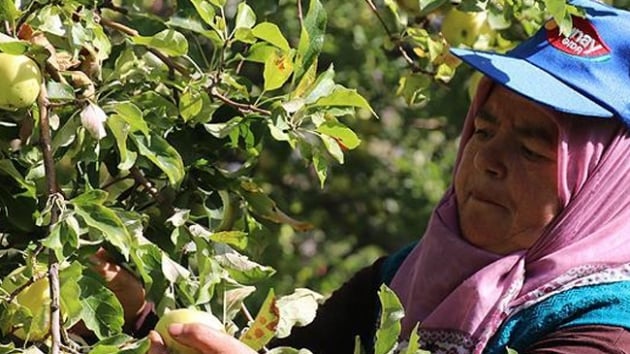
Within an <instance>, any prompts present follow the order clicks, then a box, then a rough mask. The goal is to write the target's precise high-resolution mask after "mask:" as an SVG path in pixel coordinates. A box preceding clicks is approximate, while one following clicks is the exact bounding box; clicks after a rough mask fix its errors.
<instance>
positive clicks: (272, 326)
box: [240, 289, 280, 351]
mask: <svg viewBox="0 0 630 354" xmlns="http://www.w3.org/2000/svg"><path fill="white" fill-rule="evenodd" d="M279 321H280V314H279V311H278V307H277V306H276V296H275V295H274V292H273V289H271V290H269V294H267V298H266V299H265V302H264V303H263V304H262V306H261V308H260V311H259V312H258V315H256V319H255V320H254V323H253V324H252V325H251V327H249V329H248V330H247V331H246V332H245V333H243V335H242V336H241V338H240V340H241V341H242V342H243V343H245V344H247V345H248V346H250V348H252V349H254V350H256V351H258V350H260V349H262V348H263V347H264V346H265V345H266V344H267V343H269V341H270V340H271V338H273V336H274V335H275V334H276V328H277V326H278V322H279Z"/></svg>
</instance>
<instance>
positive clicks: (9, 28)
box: [4, 21, 13, 36]
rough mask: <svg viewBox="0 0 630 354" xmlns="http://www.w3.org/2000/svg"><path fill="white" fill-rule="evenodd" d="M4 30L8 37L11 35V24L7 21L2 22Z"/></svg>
mask: <svg viewBox="0 0 630 354" xmlns="http://www.w3.org/2000/svg"><path fill="white" fill-rule="evenodd" d="M4 30H5V31H6V33H7V34H8V35H9V36H10V35H12V34H13V30H12V29H11V24H10V23H9V21H4Z"/></svg>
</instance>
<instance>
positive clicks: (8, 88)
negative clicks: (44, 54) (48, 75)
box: [0, 53, 42, 111]
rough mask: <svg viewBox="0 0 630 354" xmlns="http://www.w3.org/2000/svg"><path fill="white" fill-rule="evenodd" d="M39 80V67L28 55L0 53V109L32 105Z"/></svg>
mask: <svg viewBox="0 0 630 354" xmlns="http://www.w3.org/2000/svg"><path fill="white" fill-rule="evenodd" d="M41 82H42V74H41V72H40V71H39V67H38V66H37V64H36V63H35V62H34V61H33V60H31V59H30V58H29V57H27V56H25V55H12V54H7V53H0V92H2V95H0V109H4V110H9V111H15V110H17V109H18V108H24V107H28V106H30V105H32V104H33V103H34V102H35V100H36V99H37V96H38V95H39V89H40V85H41Z"/></svg>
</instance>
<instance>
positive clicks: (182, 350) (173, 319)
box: [155, 309, 225, 354]
mask: <svg viewBox="0 0 630 354" xmlns="http://www.w3.org/2000/svg"><path fill="white" fill-rule="evenodd" d="M173 323H184V324H185V323H199V324H202V325H205V326H208V327H210V328H212V329H215V330H218V331H225V328H224V327H223V323H221V321H220V320H219V319H218V318H216V317H214V315H212V314H211V313H210V312H204V311H199V310H193V309H177V310H172V311H169V312H167V313H165V314H164V315H163V316H162V317H160V320H159V321H158V323H157V325H156V326H155V330H156V331H157V332H158V333H159V334H160V336H162V339H164V344H166V347H167V348H168V349H169V350H170V351H171V353H173V354H201V353H200V352H199V351H198V350H196V349H194V348H191V347H188V346H185V345H183V344H181V343H179V342H178V341H176V340H175V339H173V337H171V335H170V334H169V333H168V326H170V325H171V324H173Z"/></svg>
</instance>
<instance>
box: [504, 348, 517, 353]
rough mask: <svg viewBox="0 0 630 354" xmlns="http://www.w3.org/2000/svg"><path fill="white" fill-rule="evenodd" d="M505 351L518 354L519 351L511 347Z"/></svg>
mask: <svg viewBox="0 0 630 354" xmlns="http://www.w3.org/2000/svg"><path fill="white" fill-rule="evenodd" d="M505 351H506V353H507V354H518V351H516V350H515V349H512V348H510V347H506V348H505Z"/></svg>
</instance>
